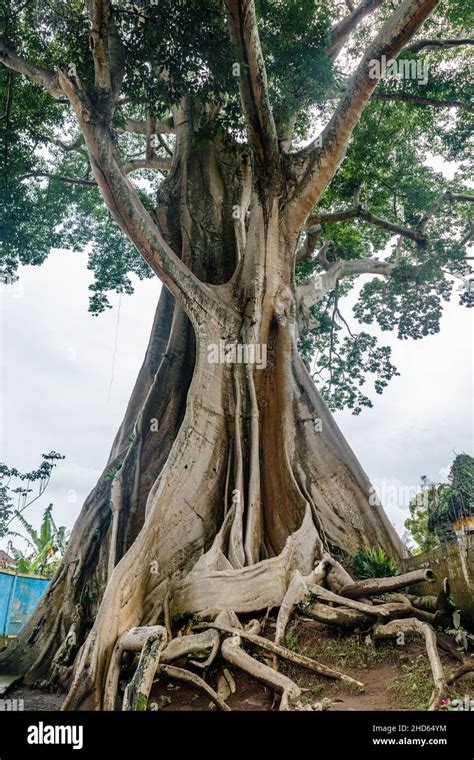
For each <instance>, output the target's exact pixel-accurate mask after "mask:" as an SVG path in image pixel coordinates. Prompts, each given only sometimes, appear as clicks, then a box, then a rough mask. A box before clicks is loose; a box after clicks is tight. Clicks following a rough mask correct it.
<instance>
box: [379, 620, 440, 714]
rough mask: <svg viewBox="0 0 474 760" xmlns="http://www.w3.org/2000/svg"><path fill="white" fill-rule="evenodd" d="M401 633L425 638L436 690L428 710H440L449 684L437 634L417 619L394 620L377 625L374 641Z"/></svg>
mask: <svg viewBox="0 0 474 760" xmlns="http://www.w3.org/2000/svg"><path fill="white" fill-rule="evenodd" d="M400 633H415V634H422V635H423V636H424V638H425V642H426V652H427V654H428V659H429V661H430V665H431V672H432V674H433V681H434V689H433V692H432V694H431V699H430V702H429V705H428V710H429V711H433V710H438V709H439V707H440V704H441V700H442V699H443V696H444V694H445V693H446V688H447V684H446V678H445V675H444V670H443V666H442V664H441V660H440V657H439V653H438V647H437V645H436V632H435V631H434V630H433V629H432V628H431V627H430V626H429V625H427V624H426V623H422V622H420V621H419V620H417V619H416V618H409V619H407V620H392V621H391V622H390V623H385V624H376V625H375V626H374V627H373V636H374V639H390V638H394V637H397V636H398V635H399V634H400Z"/></svg>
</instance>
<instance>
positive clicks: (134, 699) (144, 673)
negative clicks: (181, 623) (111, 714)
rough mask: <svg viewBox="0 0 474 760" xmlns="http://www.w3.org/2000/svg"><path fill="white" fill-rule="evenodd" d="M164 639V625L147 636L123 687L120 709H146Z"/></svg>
mask: <svg viewBox="0 0 474 760" xmlns="http://www.w3.org/2000/svg"><path fill="white" fill-rule="evenodd" d="M166 640H167V633H166V628H164V627H163V628H161V630H159V631H154V632H153V633H151V634H150V635H149V636H148V638H147V640H146V641H145V644H144V646H143V649H142V653H141V655H140V661H139V663H138V667H137V669H136V671H135V673H134V676H133V678H132V680H131V681H130V683H129V684H128V686H127V688H126V689H125V694H124V697H123V707H122V710H124V711H129V710H140V711H144V710H146V708H147V705H148V697H149V695H150V690H151V687H152V685H153V679H154V677H155V673H156V669H157V667H158V663H159V660H160V654H161V650H162V649H163V647H164V646H165V645H166Z"/></svg>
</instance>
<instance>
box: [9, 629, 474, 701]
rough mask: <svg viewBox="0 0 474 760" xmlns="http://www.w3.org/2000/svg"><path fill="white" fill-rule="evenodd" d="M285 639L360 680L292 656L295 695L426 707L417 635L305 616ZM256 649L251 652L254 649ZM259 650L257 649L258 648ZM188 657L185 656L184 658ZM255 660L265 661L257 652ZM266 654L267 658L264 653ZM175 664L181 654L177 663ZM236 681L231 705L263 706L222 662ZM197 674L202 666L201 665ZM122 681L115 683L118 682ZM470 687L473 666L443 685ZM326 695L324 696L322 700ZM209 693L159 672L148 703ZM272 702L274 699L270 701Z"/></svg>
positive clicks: (39, 696)
mask: <svg viewBox="0 0 474 760" xmlns="http://www.w3.org/2000/svg"><path fill="white" fill-rule="evenodd" d="M274 625H275V624H274V621H270V622H269V623H268V626H267V630H266V635H267V636H268V637H269V638H272V631H273V630H274ZM287 646H288V648H290V649H292V650H293V651H296V652H299V653H301V654H305V655H307V656H310V657H313V658H314V659H317V660H318V661H319V662H322V663H324V664H326V665H330V666H332V667H334V668H337V669H338V670H341V671H343V672H345V673H347V674H348V675H350V676H352V677H353V678H356V679H357V680H358V681H362V682H363V683H364V685H365V689H364V691H363V692H359V691H356V690H354V689H353V688H349V687H347V686H344V685H342V684H341V683H340V682H338V681H332V680H329V679H327V678H323V677H320V676H318V675H316V674H314V673H311V672H309V671H306V670H303V669H301V668H299V667H297V666H294V665H292V664H288V663H283V664H282V666H281V670H282V672H285V673H286V674H287V675H289V676H290V677H291V678H293V679H294V680H295V681H296V682H297V683H298V684H299V686H300V687H301V688H302V689H303V693H302V697H301V703H302V704H303V705H304V704H309V705H311V706H312V707H313V709H314V708H315V707H316V709H321V702H322V700H323V699H324V703H323V706H324V708H326V709H327V708H329V709H331V710H339V711H341V710H342V711H344V710H374V711H380V710H425V709H426V706H427V704H428V700H429V697H430V694H431V689H432V680H431V671H430V667H429V663H428V659H427V656H426V650H425V646H424V642H423V640H421V639H420V640H413V639H412V640H407V642H406V643H405V644H403V645H399V644H397V643H395V642H377V643H374V642H373V641H371V639H370V637H367V635H365V634H364V633H363V632H358V633H343V632H338V631H335V630H334V629H329V628H328V627H326V626H323V625H320V624H318V623H315V622H313V621H309V620H307V619H301V618H300V619H299V620H298V622H296V623H293V624H292V625H291V626H290V628H289V630H288V634H287ZM255 653H256V652H255ZM261 654H262V653H261V651H260V656H261ZM441 658H442V661H443V665H444V667H445V672H446V673H447V674H449V673H450V672H451V671H452V670H454V669H455V668H456V661H455V660H454V659H453V658H452V657H450V656H449V655H445V654H444V653H441ZM191 659H192V658H191ZM262 661H265V660H264V659H263V658H262ZM267 662H269V661H267ZM176 664H177V665H179V664H181V665H182V666H185V665H186V662H185V661H183V662H181V663H176ZM223 666H226V665H225V664H224V663H223V662H221V661H216V662H215V663H214V665H213V666H212V668H211V669H210V670H209V671H208V673H207V674H206V680H207V681H208V683H209V684H210V685H211V686H213V687H214V688H216V683H217V677H218V675H219V673H220V672H221V671H222V667H223ZM229 670H230V671H231V673H232V675H233V676H234V679H235V683H236V692H235V694H232V695H231V696H230V697H229V698H228V699H227V704H228V705H229V707H230V708H231V709H232V710H245V711H247V710H249V711H252V710H253V711H259V710H270V709H272V705H273V703H274V698H273V693H272V692H271V691H270V690H269V689H267V688H266V687H264V686H263V685H261V684H259V683H258V682H256V681H254V680H253V679H251V678H249V677H248V676H247V675H245V674H244V673H242V672H240V671H236V670H233V669H232V668H231V667H229ZM200 674H201V675H202V671H201V672H200ZM124 686H125V682H122V683H121V688H124ZM469 693H470V694H473V693H474V674H471V675H468V676H465V677H464V678H463V679H461V680H460V681H458V682H457V684H455V688H454V687H452V688H450V690H449V692H448V695H447V696H448V697H450V698H451V699H454V698H463V697H464V696H465V695H466V694H469ZM8 697H11V698H16V699H23V701H24V709H25V710H42V711H48V710H59V709H60V707H61V703H62V701H63V698H64V695H62V694H58V693H48V692H44V691H40V690H38V689H30V688H26V687H24V686H22V685H20V686H17V687H14V688H12V689H10V691H9V692H8ZM328 700H330V702H328ZM211 709H215V708H214V706H213V705H211V704H210V702H209V698H208V697H206V696H205V695H203V694H202V693H201V692H197V691H196V690H195V689H193V688H189V687H188V686H187V685H184V684H180V683H178V682H173V681H168V680H166V679H163V678H162V679H160V680H157V681H155V684H154V686H153V689H152V692H151V694H150V699H149V703H148V710H164V711H170V710H173V711H176V710H178V711H184V710H211ZM274 709H277V703H276V704H275V705H274Z"/></svg>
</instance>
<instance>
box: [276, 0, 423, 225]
mask: <svg viewBox="0 0 474 760" xmlns="http://www.w3.org/2000/svg"><path fill="white" fill-rule="evenodd" d="M437 4H438V0H404V1H403V2H402V3H401V4H400V5H399V7H398V8H397V9H396V10H395V12H394V13H393V14H392V16H391V17H390V18H389V19H388V20H387V21H386V23H385V24H384V25H383V27H382V29H381V30H380V32H379V34H378V35H377V37H376V38H375V40H374V41H373V42H372V43H371V45H370V46H369V48H368V49H367V51H366V53H365V55H364V56H363V58H362V60H361V62H360V64H359V66H358V67H357V70H356V72H355V73H354V75H353V76H352V78H351V80H350V82H349V85H348V87H347V90H346V92H345V94H344V95H343V96H342V98H341V101H340V102H339V105H338V106H337V108H336V111H335V113H334V115H333V116H332V118H331V120H330V122H329V124H328V125H327V126H326V128H325V129H324V130H323V132H322V135H321V136H320V138H319V139H318V140H316V141H314V142H313V143H311V144H310V145H309V146H308V147H306V148H304V149H303V150H302V151H300V152H299V153H296V154H294V155H293V168H294V171H295V174H296V176H297V177H298V179H299V181H297V185H296V190H295V192H294V194H293V196H292V197H291V198H290V201H289V206H290V207H291V209H292V211H293V210H294V220H293V222H294V224H295V226H300V225H301V223H302V222H303V220H304V219H305V218H306V217H307V216H308V214H309V212H310V211H311V209H312V207H313V206H314V204H315V203H316V202H317V201H318V199H319V198H320V196H321V194H322V192H323V191H324V190H325V188H326V187H327V185H328V184H329V182H330V180H331V179H332V177H333V176H334V174H335V172H336V171H337V168H338V166H339V164H340V163H341V161H342V160H343V158H344V155H345V152H346V149H347V145H348V143H349V139H350V137H351V134H352V131H353V129H354V127H355V125H356V124H357V122H358V120H359V119H360V116H361V114H362V112H363V110H364V108H365V106H366V105H367V103H368V102H369V99H370V97H371V95H372V93H373V91H374V89H375V88H376V86H377V84H378V80H377V79H375V78H372V77H371V68H370V67H371V62H373V61H374V60H380V59H381V57H382V55H385V56H386V57H387V58H396V57H397V56H398V55H399V53H400V52H401V50H403V48H404V46H405V45H406V43H407V42H408V40H410V39H411V37H413V35H414V34H415V33H416V31H417V30H418V29H419V27H420V26H421V24H422V23H423V22H424V21H425V20H426V18H428V16H429V15H430V14H431V12H432V11H433V10H434V8H435V7H436V5H437ZM321 146H322V147H321Z"/></svg>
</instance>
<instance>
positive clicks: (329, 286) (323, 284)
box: [297, 187, 474, 319]
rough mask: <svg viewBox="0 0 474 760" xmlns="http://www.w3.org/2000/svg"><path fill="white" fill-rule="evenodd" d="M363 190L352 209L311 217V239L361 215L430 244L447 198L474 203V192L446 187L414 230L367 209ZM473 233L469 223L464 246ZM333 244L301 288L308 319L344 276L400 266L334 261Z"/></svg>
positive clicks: (385, 272)
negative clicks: (331, 256) (431, 230)
mask: <svg viewBox="0 0 474 760" xmlns="http://www.w3.org/2000/svg"><path fill="white" fill-rule="evenodd" d="M360 190H361V188H360V187H359V188H358V189H357V190H356V192H355V193H354V205H353V207H352V208H347V209H342V210H341V211H328V212H324V211H323V212H319V213H317V214H314V215H313V216H311V217H310V218H309V220H308V222H309V226H308V233H309V235H308V237H309V239H310V240H311V237H313V238H314V237H315V236H316V239H317V237H319V232H320V231H321V230H322V227H321V225H323V224H334V223H337V222H341V221H347V220H350V219H357V218H360V219H363V220H364V221H366V222H368V223H369V224H373V225H375V226H377V227H381V228H382V229H386V230H388V231H389V232H393V233H394V234H396V235H399V236H401V237H406V238H408V239H409V240H413V241H414V242H415V243H423V244H427V242H428V238H427V236H426V232H425V230H426V226H427V224H428V222H429V221H430V220H431V218H432V217H433V216H434V214H435V213H436V212H437V211H438V210H439V209H440V208H441V206H442V205H443V204H444V203H446V201H448V200H450V201H459V202H465V203H466V202H467V203H473V202H474V195H469V194H468V193H453V192H451V191H450V190H446V191H445V192H443V193H441V195H439V196H438V198H436V200H435V201H433V203H432V204H431V205H430V206H429V208H428V209H427V210H426V211H425V213H424V214H423V216H422V218H421V220H420V222H419V224H418V225H417V227H415V228H414V229H410V228H409V227H405V226H403V225H401V224H396V223H395V222H389V221H387V220H386V219H382V218H381V217H379V216H376V215H375V214H372V213H371V212H370V211H368V209H364V208H363V206H362V205H361V204H360V203H359V195H360ZM471 233H472V224H471V222H469V230H468V232H467V233H466V234H465V235H464V237H463V238H462V240H461V241H460V245H465V244H466V243H467V242H469V240H470V238H471ZM311 245H312V247H313V250H314V247H315V242H313V243H311V242H308V243H307V244H306V248H304V250H305V253H306V255H305V256H303V257H301V258H303V259H304V258H307V256H308V253H307V249H308V248H309V247H310V246H311ZM329 246H330V244H329V243H327V242H326V243H325V244H324V245H323V246H322V248H321V249H320V251H319V253H318V256H317V260H318V263H319V264H320V266H321V267H322V268H323V269H324V270H325V271H324V272H323V273H322V274H320V275H318V276H316V277H314V278H312V279H311V280H309V281H308V282H306V283H304V284H303V285H300V286H299V287H298V288H297V295H298V297H299V302H300V305H301V307H302V309H303V311H304V312H305V319H307V318H308V314H307V310H308V309H309V308H310V307H311V306H314V305H315V304H316V303H318V301H321V300H322V299H323V298H324V296H325V295H326V294H327V293H329V292H330V291H331V290H333V289H334V288H335V286H336V284H337V282H338V281H339V280H341V279H342V278H343V277H352V276H354V275H359V274H375V275H382V276H384V277H388V276H390V275H391V273H392V272H393V270H394V268H395V266H396V265H395V264H392V263H389V262H385V261H380V260H378V259H370V258H363V259H355V260H351V261H337V262H335V263H333V264H331V263H330V262H329V261H328V259H327V258H326V253H327V251H328V248H329ZM311 252H312V251H311ZM309 255H311V253H309ZM301 258H300V257H297V259H298V260H301Z"/></svg>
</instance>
